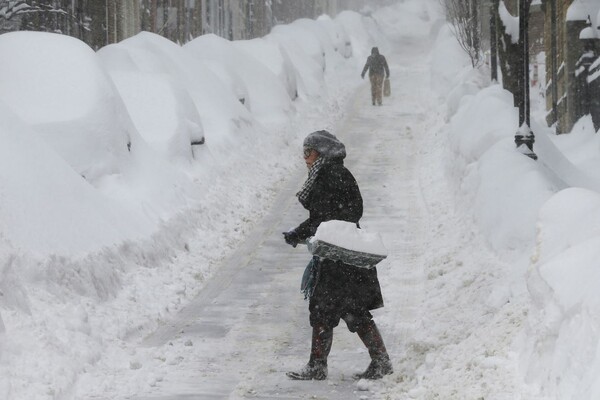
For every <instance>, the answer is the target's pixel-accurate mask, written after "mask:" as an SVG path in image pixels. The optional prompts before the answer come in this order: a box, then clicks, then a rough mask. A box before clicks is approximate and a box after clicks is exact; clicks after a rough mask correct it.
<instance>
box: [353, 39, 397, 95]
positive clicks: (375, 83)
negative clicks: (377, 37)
mask: <svg viewBox="0 0 600 400" xmlns="http://www.w3.org/2000/svg"><path fill="white" fill-rule="evenodd" d="M367 70H369V80H370V81H371V99H372V101H373V105H375V103H377V105H381V103H382V98H381V97H382V92H383V80H384V79H385V78H389V77H390V69H389V67H388V64H387V60H386V59H385V57H384V56H383V55H381V54H379V49H378V48H377V47H373V48H372V49H371V55H370V56H369V58H367V63H366V64H365V67H364V68H363V70H362V73H361V74H360V76H361V78H363V79H364V78H365V74H366V73H367ZM384 75H385V76H384Z"/></svg>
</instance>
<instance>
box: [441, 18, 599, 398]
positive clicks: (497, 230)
mask: <svg viewBox="0 0 600 400" xmlns="http://www.w3.org/2000/svg"><path fill="white" fill-rule="evenodd" d="M512 25H514V24H512ZM443 43H445V40H444V39H443V38H438V43H437V46H440V45H441V46H443V48H442V49H440V53H439V54H438V56H439V55H440V54H446V56H444V57H442V58H440V59H439V60H440V62H441V60H442V59H452V57H453V56H452V54H451V53H452V52H455V51H456V49H453V50H450V49H448V48H447V47H446V46H445V44H443ZM437 52H438V51H437V48H436V53H437ZM454 56H455V57H460V55H459V54H458V53H456V54H455V55H454ZM435 65H436V63H434V67H435ZM449 65H450V69H451V70H453V71H455V72H458V71H460V63H450V64H449ZM453 66H455V67H453ZM437 72H440V74H437ZM446 72H447V71H446ZM443 73H444V71H434V77H435V76H436V74H437V75H438V76H442V75H441V74H443ZM474 73H475V72H470V73H469V74H465V73H458V74H457V75H456V76H457V77H458V79H456V80H454V79H452V74H446V75H445V76H444V79H440V80H438V81H437V82H438V84H439V90H440V93H442V94H445V93H450V94H451V101H449V102H447V105H448V107H449V113H448V115H449V116H450V117H451V120H450V124H449V125H448V127H447V129H446V134H447V135H448V137H449V139H450V143H451V146H450V148H449V153H448V159H447V160H446V162H447V164H448V167H449V173H450V176H451V178H452V181H453V182H454V185H455V187H456V188H457V196H458V198H459V201H460V202H461V203H462V204H464V210H463V212H464V213H465V215H467V216H469V217H473V219H474V221H475V223H476V226H477V227H478V228H479V229H480V230H481V231H482V232H483V233H484V235H485V237H486V238H487V239H488V242H489V244H490V246H491V248H492V249H494V251H495V252H496V253H497V254H498V255H499V256H500V257H501V258H506V259H507V260H509V261H510V262H511V264H512V265H513V266H512V267H511V269H510V271H505V272H504V275H505V276H506V278H508V279H506V278H503V279H498V280H497V281H496V282H495V283H493V285H494V286H495V287H496V289H494V290H495V291H498V292H499V291H501V290H502V289H501V287H502V286H503V285H506V284H509V285H510V286H511V288H510V290H509V291H508V293H510V294H509V295H508V297H507V298H506V299H507V301H509V302H510V303H511V304H512V307H515V306H517V307H519V308H520V309H521V310H522V312H523V313H524V315H527V316H526V318H525V319H524V322H525V325H524V326H523V327H522V328H521V330H520V331H519V334H518V335H517V336H514V337H513V338H512V340H511V346H512V349H513V351H514V352H515V354H518V355H519V369H520V373H521V378H522V381H523V383H524V384H526V385H527V386H528V387H529V388H530V389H529V390H530V392H531V393H537V394H539V396H540V398H560V399H582V400H587V399H589V400H591V399H596V398H598V397H599V396H600V379H598V376H599V374H600V356H599V354H600V353H598V342H599V341H600V317H598V316H599V315H600V296H599V295H598V290H597V284H598V282H599V281H600V273H599V272H598V271H599V270H600V264H599V261H598V260H599V259H600V250H599V249H600V228H599V227H600V195H599V194H598V193H599V191H600V177H599V173H598V171H599V169H600V168H599V167H600V160H599V158H598V148H600V143H599V139H598V135H597V134H596V132H595V131H594V129H593V124H592V123H591V120H590V118H589V117H584V118H583V119H581V120H580V121H579V122H578V123H577V124H576V125H575V127H574V128H573V131H572V132H571V133H569V134H565V135H560V136H556V135H554V133H553V132H552V130H551V129H549V128H548V127H547V126H545V125H544V124H543V123H540V122H538V121H543V119H542V118H543V112H542V113H541V114H542V117H541V118H537V116H536V115H535V114H534V115H533V118H532V119H533V122H532V129H533V132H534V134H535V138H536V142H535V144H534V151H535V152H536V154H537V155H538V157H539V159H538V160H537V161H533V160H531V159H529V158H528V157H526V156H524V155H522V154H519V153H518V152H517V151H516V150H515V145H514V141H513V139H514V134H515V132H516V130H517V125H518V123H517V110H516V109H515V108H514V107H513V102H512V95H511V94H510V93H507V92H505V91H504V90H503V89H501V88H500V87H499V86H497V85H493V86H490V87H486V88H483V89H481V90H477V87H476V85H471V84H468V86H469V87H465V81H468V80H471V82H485V81H484V80H481V79H477V78H476V79H473V74H474ZM477 73H481V72H477ZM461 86H463V87H462V88H460V87H461ZM457 87H458V88H459V89H458V90H456V88H457ZM542 111H543V110H542ZM524 283H526V287H525V286H524V285H523V284H524ZM507 304H508V303H507Z"/></svg>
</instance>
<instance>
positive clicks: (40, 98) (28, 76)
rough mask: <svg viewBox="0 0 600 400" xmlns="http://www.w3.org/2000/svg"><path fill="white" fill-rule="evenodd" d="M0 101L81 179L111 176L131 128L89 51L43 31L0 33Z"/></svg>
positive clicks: (76, 42)
mask: <svg viewBox="0 0 600 400" xmlns="http://www.w3.org/2000/svg"><path fill="white" fill-rule="evenodd" d="M0 53H1V54H2V62H1V63H0V76H2V77H3V79H2V80H1V82H0V101H3V102H4V103H5V104H6V105H7V106H8V107H9V108H10V109H11V110H12V111H13V112H14V113H15V114H16V115H17V116H18V117H19V118H21V119H22V120H23V121H25V122H26V123H27V124H28V125H29V126H30V127H31V128H32V129H33V130H34V131H35V132H37V134H38V135H39V136H40V138H41V139H43V140H44V141H46V142H47V143H48V144H49V145H50V146H52V147H53V148H54V150H55V151H56V152H57V153H58V154H60V156H61V157H63V158H64V159H65V160H66V161H67V162H68V163H69V164H70V165H71V167H72V168H73V169H75V170H76V171H77V172H78V173H79V174H80V175H83V176H85V177H86V178H87V179H92V180H93V179H95V178H97V177H100V176H102V175H107V174H111V173H115V172H117V171H118V170H119V165H120V163H121V162H122V161H123V160H124V159H125V158H126V157H127V155H128V147H129V144H130V138H131V135H132V132H133V130H134V128H133V125H132V124H131V121H130V120H129V117H128V116H127V114H126V113H125V112H124V110H123V109H122V107H121V103H120V99H119V96H118V95H117V93H115V90H114V87H113V85H112V84H111V82H110V79H109V78H108V76H107V75H106V73H105V72H104V70H103V69H102V68H101V66H100V64H99V63H98V59H97V58H96V54H95V53H94V51H93V50H92V49H91V48H90V47H89V46H87V45H86V44H85V43H83V42H82V41H80V40H77V39H75V38H72V37H69V36H65V35H58V34H53V33H45V32H12V33H5V34H3V35H0Z"/></svg>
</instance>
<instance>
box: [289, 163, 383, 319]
mask: <svg viewBox="0 0 600 400" xmlns="http://www.w3.org/2000/svg"><path fill="white" fill-rule="evenodd" d="M303 206H304V208H306V209H307V210H308V211H309V218H308V219H307V220H306V221H304V222H302V223H301V224H300V225H299V226H298V227H297V228H296V229H295V231H296V233H297V234H298V236H299V238H300V240H306V239H307V238H309V237H311V236H313V235H314V234H315V232H316V230H317V228H318V227H319V224H320V223H321V222H325V221H329V220H342V221H349V222H355V223H357V225H358V222H359V220H360V218H361V217H362V213H363V202H362V196H361V194H360V190H359V188H358V184H357V183H356V180H355V179H354V176H352V174H351V173H350V171H348V169H346V167H344V163H343V160H342V159H341V158H340V159H336V160H335V161H332V162H329V163H327V164H325V165H324V166H323V167H322V168H321V170H320V171H319V174H318V176H317V178H316V180H315V183H314V186H313V189H312V191H311V193H310V196H309V197H308V200H307V201H306V202H305V204H303ZM379 307H383V298H382V295H381V288H380V286H379V281H378V279H377V270H376V269H375V268H373V269H364V268H358V267H354V266H351V265H347V264H344V263H342V262H339V261H333V260H328V259H323V260H321V262H320V263H319V272H318V275H317V283H316V286H315V289H314V292H313V295H312V296H311V298H310V305H309V308H310V310H311V313H313V311H314V310H315V309H319V310H321V311H325V312H326V313H329V314H334V315H335V314H337V317H338V318H339V317H340V316H341V317H343V316H344V314H345V313H346V312H351V311H353V310H357V311H368V310H373V309H376V308H379ZM334 319H335V318H334Z"/></svg>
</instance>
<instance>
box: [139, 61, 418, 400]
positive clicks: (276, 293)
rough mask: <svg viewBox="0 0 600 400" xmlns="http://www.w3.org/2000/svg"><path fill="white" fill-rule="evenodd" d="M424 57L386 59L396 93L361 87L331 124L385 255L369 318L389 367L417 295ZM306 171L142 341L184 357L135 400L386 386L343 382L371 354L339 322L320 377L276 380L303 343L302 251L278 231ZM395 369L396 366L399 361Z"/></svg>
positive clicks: (306, 338) (330, 393)
mask: <svg viewBox="0 0 600 400" xmlns="http://www.w3.org/2000/svg"><path fill="white" fill-rule="evenodd" d="M405 53H406V52H405ZM424 56H425V54H413V55H412V59H403V60H399V61H401V62H402V65H403V66H402V67H397V66H396V65H395V64H392V74H393V76H396V77H397V81H393V82H394V83H396V85H394V86H396V87H393V90H394V92H396V91H398V93H394V95H393V96H392V97H391V98H386V99H384V105H383V106H382V107H373V106H371V105H370V97H369V88H368V87H367V85H364V86H362V87H361V88H360V90H359V91H357V93H356V95H355V98H354V101H353V103H352V105H351V109H349V110H348V112H347V115H349V117H348V118H347V119H346V120H345V121H344V122H343V124H342V126H339V127H338V128H337V129H336V134H338V136H339V137H340V138H341V139H342V141H344V142H345V144H346V147H347V149H348V153H349V155H348V158H347V160H346V165H347V166H348V167H349V169H350V170H351V171H352V172H353V174H354V175H355V176H356V178H357V180H358V182H359V185H360V187H361V191H362V194H363V197H364V202H365V215H364V217H363V220H362V226H363V227H364V228H366V229H372V230H375V231H379V232H381V234H382V235H383V237H384V241H385V242H386V245H388V247H389V248H390V251H391V254H390V257H389V259H388V260H386V261H384V262H383V263H382V264H381V265H380V267H379V276H380V280H381V282H382V286H383V288H384V298H385V300H386V307H385V308H384V309H382V310H378V311H376V312H375V318H376V321H377V322H378V323H379V325H380V329H381V331H382V333H383V336H384V339H385V340H386V342H387V346H388V348H389V351H390V354H391V355H392V358H393V360H394V362H395V364H398V363H399V362H400V361H401V360H400V357H401V354H400V353H401V352H402V349H403V348H404V345H403V344H404V343H406V342H407V340H408V337H409V336H410V335H411V334H412V331H413V330H414V328H415V327H416V326H417V323H416V321H417V318H418V316H419V311H418V309H417V307H418V304H419V298H420V296H422V295H423V294H422V285H421V282H422V280H423V273H422V267H421V266H420V262H419V256H420V254H421V253H422V251H423V238H422V235H423V234H425V231H426V229H427V227H428V225H429V221H428V215H427V208H426V206H425V205H424V202H423V199H422V195H421V189H420V186H419V180H418V177H417V176H416V171H415V167H416V165H417V164H416V158H417V157H418V156H419V155H418V150H417V149H416V147H415V143H414V136H413V134H414V133H413V132H420V131H422V130H424V129H425V128H424V126H423V124H424V122H425V123H427V121H425V120H426V113H427V112H428V111H430V110H428V108H427V105H422V104H420V102H421V101H426V100H427V96H425V95H423V97H422V98H419V97H418V93H419V92H422V91H421V90H420V89H422V88H427V87H428V82H427V78H428V76H429V74H428V71H427V70H426V69H424V67H423V66H424V65H425V63H424V62H423V57H424ZM388 58H390V57H388ZM390 61H392V62H393V59H391V58H390ZM409 91H410V92H411V93H409ZM407 99H410V103H405V102H406V100H407ZM300 150H301V149H299V150H298V151H299V152H300ZM298 162H299V163H301V162H302V160H301V158H300V157H299V158H298ZM305 173H306V172H305V169H304V168H303V167H300V168H299V170H298V176H297V177H295V178H294V179H291V180H290V181H289V182H288V183H287V186H286V187H284V188H282V191H281V193H280V195H279V197H278V199H277V200H276V201H275V204H274V206H273V208H272V210H271V212H270V214H269V215H268V216H267V217H266V218H265V219H264V220H263V221H262V222H261V223H260V224H259V226H258V228H257V229H256V231H255V232H253V233H252V234H251V235H250V236H249V239H248V240H247V241H246V242H245V243H244V244H243V245H242V246H241V247H240V248H239V249H238V250H237V251H236V253H235V254H234V255H233V256H232V257H231V258H230V259H229V260H227V262H226V263H225V264H224V266H223V268H222V269H221V270H220V272H219V273H218V274H217V276H216V277H215V278H214V279H213V280H212V281H210V282H208V283H207V285H206V288H205V290H204V291H203V293H202V295H201V296H199V297H198V298H197V299H196V300H194V301H193V303H192V304H190V305H189V306H188V307H186V309H184V310H183V311H182V312H181V313H180V315H179V316H178V317H177V319H176V320H175V321H172V322H171V323H170V324H168V325H166V326H165V327H163V329H161V330H159V331H157V332H156V333H155V334H154V335H152V336H151V337H150V338H148V339H147V341H146V343H145V345H147V346H168V345H169V343H170V342H173V341H177V342H178V343H181V342H184V343H188V344H189V345H190V346H189V347H190V348H189V350H190V353H189V356H188V357H186V359H185V360H182V361H181V362H180V363H179V364H178V365H176V366H174V367H173V368H171V369H170V370H169V371H168V373H167V374H166V376H165V377H164V378H163V379H162V380H161V382H160V383H158V384H157V385H156V390H155V392H154V393H149V394H148V396H146V397H140V398H139V399H151V398H152V399H164V400H166V399H169V400H175V399H234V398H257V399H285V398H290V399H292V398H293V399H302V398H307V399H308V398H318V399H345V400H348V399H361V398H365V396H368V395H375V392H376V391H381V390H383V389H385V383H379V382H376V383H366V382H361V383H360V384H357V382H355V381H353V380H352V379H351V375H352V374H353V373H356V372H361V371H362V370H364V368H366V366H367V365H368V363H369V356H368V353H367V352H366V349H365V348H364V346H363V345H362V343H361V342H360V340H359V339H358V337H357V336H356V335H355V334H351V333H350V332H348V331H347V329H346V327H345V326H344V325H343V322H342V325H340V326H339V327H338V328H336V329H335V332H334V344H333V349H332V351H331V356H330V359H329V371H330V372H329V379H328V380H327V381H325V382H295V381H291V380H288V379H287V378H286V377H285V371H287V370H290V369H296V368H300V367H302V366H303V365H304V364H305V363H306V361H307V358H308V352H309V346H310V327H309V325H308V311H307V303H306V302H305V301H304V300H303V299H302V295H301V293H300V292H299V284H300V278H301V275H302V272H303V269H304V267H305V265H306V263H307V261H308V259H309V254H308V252H307V251H306V249H305V248H303V247H300V246H299V247H298V248H296V249H293V248H291V247H289V246H287V245H286V244H285V243H284V242H283V240H282V236H281V231H283V230H286V229H287V228H289V227H293V226H295V225H296V224H297V223H298V222H300V221H302V220H303V219H304V218H305V217H306V211H305V210H303V209H302V208H301V207H300V206H299V204H298V202H297V200H296V197H295V195H294V194H295V192H296V191H297V190H298V188H299V187H300V186H301V184H302V182H303V179H304V177H305ZM394 269H402V271H404V272H402V273H401V274H399V276H400V278H399V279H395V278H393V277H392V274H391V271H392V270H394ZM396 368H397V370H398V371H401V370H402V367H401V366H400V365H397V366H396ZM393 379H394V377H390V378H389V380H393ZM389 383H390V382H388V384H389Z"/></svg>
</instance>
